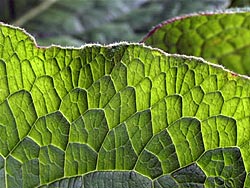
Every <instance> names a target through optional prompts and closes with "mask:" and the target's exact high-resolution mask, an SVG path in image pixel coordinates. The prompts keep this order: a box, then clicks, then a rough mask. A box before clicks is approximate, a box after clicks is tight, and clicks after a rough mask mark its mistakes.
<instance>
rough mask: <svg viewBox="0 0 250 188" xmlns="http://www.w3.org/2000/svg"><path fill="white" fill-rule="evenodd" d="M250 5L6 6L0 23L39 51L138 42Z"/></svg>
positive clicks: (182, 1) (225, 1)
mask: <svg viewBox="0 0 250 188" xmlns="http://www.w3.org/2000/svg"><path fill="white" fill-rule="evenodd" d="M249 4H250V0H233V1H231V0H1V1H0V21H2V22H5V23H8V24H12V25H16V26H19V27H22V28H25V30H26V31H28V32H29V33H31V34H32V35H33V36H34V37H35V38H36V40H37V42H38V44H39V45H50V44H52V43H53V44H59V45H64V46H65V45H66V46H72V45H74V46H81V45H83V44H85V43H102V44H108V43H112V42H119V41H132V42H139V41H140V40H141V39H142V38H143V36H145V35H146V33H147V32H148V31H149V30H150V29H152V27H153V26H155V25H157V24H159V23H161V22H162V21H164V20H167V19H170V18H173V17H175V16H181V15H185V14H189V13H194V12H201V11H213V10H217V9H226V8H229V7H240V6H248V5H249Z"/></svg>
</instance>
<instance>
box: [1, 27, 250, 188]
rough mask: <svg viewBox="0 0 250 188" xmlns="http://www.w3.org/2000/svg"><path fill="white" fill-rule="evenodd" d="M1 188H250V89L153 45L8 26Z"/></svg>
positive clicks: (243, 82)
mask: <svg viewBox="0 0 250 188" xmlns="http://www.w3.org/2000/svg"><path fill="white" fill-rule="evenodd" d="M0 62H1V63H0V71H1V74H0V79H1V82H0V83H1V84H0V91H1V93H0V102H1V103H0V144H1V147H0V186H1V187H11V188H15V187H16V188H20V187H25V188H29V187H30V188H32V187H65V188H67V187H87V188H91V187H99V188H102V187H126V188H144V187H145V188H151V187H157V188H168V187H203V186H205V187H250V183H249V182H250V178H249V177H250V175H249V174H250V159H249V156H250V154H249V151H250V142H249V140H250V134H249V123H250V118H249V117H250V112H249V108H250V98H249V95H250V81H249V78H246V77H242V76H235V75H234V74H232V73H231V72H229V71H227V70H225V69H223V68H222V67H221V66H216V65H213V64H210V63H207V62H205V61H203V60H202V59H198V58H192V57H187V56H180V55H170V54H166V53H164V52H162V51H160V50H157V49H152V48H150V47H146V46H144V45H142V44H128V43H119V44H114V45H109V46H101V45H87V46H83V47H82V48H79V49H74V48H62V47H56V46H52V47H48V48H41V47H37V46H36V45H35V42H34V41H33V39H32V38H31V37H30V36H29V35H28V34H27V33H25V32H24V31H23V30H20V29H18V28H14V27H12V26H8V25H5V24H1V25H0Z"/></svg>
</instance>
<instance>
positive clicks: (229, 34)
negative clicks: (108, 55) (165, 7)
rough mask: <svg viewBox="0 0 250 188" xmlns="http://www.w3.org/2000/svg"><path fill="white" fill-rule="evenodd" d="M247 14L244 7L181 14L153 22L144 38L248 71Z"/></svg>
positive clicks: (249, 33) (149, 42) (164, 47)
mask: <svg viewBox="0 0 250 188" xmlns="http://www.w3.org/2000/svg"><path fill="white" fill-rule="evenodd" d="M249 16H250V13H249V12H248V11H246V10H244V9H243V10H242V11H241V10H231V11H228V12H227V11H225V12H223V13H216V12H215V13H203V14H196V15H192V16H183V17H179V18H176V19H172V20H168V21H166V22H163V23H162V24H160V25H158V26H156V27H155V28H154V29H153V30H152V31H151V32H150V33H149V34H148V35H147V36H146V37H145V38H144V39H143V42H145V43H146V44H147V45H150V46H153V47H157V48H160V49H162V50H164V51H166V52H168V53H178V54H185V55H192V56H197V57H203V58H204V59H205V60H208V61H210V62H212V63H216V64H221V65H223V66H225V67H226V68H228V69H230V70H233V71H234V72H236V73H239V74H247V75H250V66H249V63H248V59H249V54H250V53H249V42H248V41H249V40H248V38H249V37H250V31H249V29H248V28H249V24H250V22H249Z"/></svg>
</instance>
